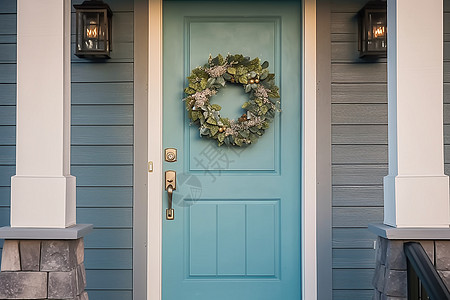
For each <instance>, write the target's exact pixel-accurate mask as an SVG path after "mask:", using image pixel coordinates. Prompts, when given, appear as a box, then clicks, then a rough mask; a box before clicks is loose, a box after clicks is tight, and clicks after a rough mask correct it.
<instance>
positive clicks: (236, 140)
mask: <svg viewBox="0 0 450 300" xmlns="http://www.w3.org/2000/svg"><path fill="white" fill-rule="evenodd" d="M242 141H243V140H242V139H235V140H234V143H235V144H236V145H238V146H239V147H241V146H242Z"/></svg>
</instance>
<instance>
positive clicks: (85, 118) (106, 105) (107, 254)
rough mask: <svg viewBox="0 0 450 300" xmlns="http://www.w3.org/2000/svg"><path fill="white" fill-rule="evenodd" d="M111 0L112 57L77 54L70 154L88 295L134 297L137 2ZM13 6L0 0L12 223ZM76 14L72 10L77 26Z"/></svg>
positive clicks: (2, 149) (5, 181) (3, 214)
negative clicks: (90, 227)
mask: <svg viewBox="0 0 450 300" xmlns="http://www.w3.org/2000/svg"><path fill="white" fill-rule="evenodd" d="M81 2H82V1H73V3H72V4H74V3H81ZM108 4H109V5H110V7H111V9H112V10H113V13H114V16H113V45H112V49H113V51H112V52H111V59H110V60H107V61H105V62H95V61H90V60H84V59H79V58H78V57H76V56H74V55H73V54H72V137H71V138H72V149H71V151H72V153H71V159H72V161H71V162H72V174H73V175H74V176H76V177H77V222H78V223H91V224H94V231H93V232H92V233H91V234H90V235H88V236H87V237H86V239H85V247H86V250H85V266H86V272H87V280H88V286H87V290H88V293H89V298H90V299H93V300H103V299H110V300H131V299H132V286H133V282H132V278H133V276H132V272H133V271H132V261H133V257H132V250H133V249H132V248H133V240H132V236H133V235H132V234H133V219H132V213H133V177H132V173H133V122H134V119H133V102H134V99H133V9H134V7H133V1H128V0H109V1H108ZM16 10H17V9H16V1H15V0H1V2H0V226H7V225H9V224H10V220H9V218H10V184H11V176H13V175H14V174H15V142H16V141H15V134H16V132H15V122H16V115H15V108H16V107H15V105H16ZM74 17H75V14H74V13H72V26H73V25H74V19H75V18H74ZM74 29H75V28H74V27H72V53H73V52H74V47H75V45H74V43H73V42H74ZM1 245H3V241H0V246H1ZM0 251H1V247H0ZM0 254H1V252H0Z"/></svg>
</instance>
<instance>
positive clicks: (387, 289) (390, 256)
mask: <svg viewBox="0 0 450 300" xmlns="http://www.w3.org/2000/svg"><path fill="white" fill-rule="evenodd" d="M407 242H419V243H420V244H421V245H422V247H423V249H424V250H425V252H426V253H427V255H428V257H429V258H430V260H431V262H432V263H433V265H434V266H435V267H436V270H437V271H438V273H439V275H440V276H441V278H442V279H443V281H444V283H445V284H446V286H447V288H448V289H450V241H433V240H388V239H385V238H382V237H378V240H377V246H378V247H377V252H376V265H375V274H374V277H373V281H372V284H373V286H374V288H375V295H374V299H375V300H407V299H408V298H407V297H408V295H407V263H406V255H405V252H404V250H403V244H404V243H407Z"/></svg>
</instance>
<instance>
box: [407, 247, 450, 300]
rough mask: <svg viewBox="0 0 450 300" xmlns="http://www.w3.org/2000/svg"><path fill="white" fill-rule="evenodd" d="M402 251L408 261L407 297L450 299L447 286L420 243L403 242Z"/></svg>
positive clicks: (418, 299) (414, 299)
mask: <svg viewBox="0 0 450 300" xmlns="http://www.w3.org/2000/svg"><path fill="white" fill-rule="evenodd" d="M404 251H405V254H406V257H407V263H408V299H409V300H426V299H431V300H450V293H449V291H448V289H447V287H446V286H445V284H444V282H443V281H442V279H441V277H440V276H439V274H438V273H437V271H436V269H435V268H434V266H433V264H432V263H431V261H430V259H429V258H428V256H427V254H426V253H425V250H423V248H422V245H420V243H416V242H410V243H405V244H404ZM422 291H423V292H422Z"/></svg>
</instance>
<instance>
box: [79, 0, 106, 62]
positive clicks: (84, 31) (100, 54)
mask: <svg viewBox="0 0 450 300" xmlns="http://www.w3.org/2000/svg"><path fill="white" fill-rule="evenodd" d="M73 7H74V8H75V13H76V17H75V18H76V41H75V55H76V56H78V57H81V58H110V51H111V27H112V25H111V21H112V11H111V9H110V8H109V5H108V4H106V3H104V2H103V1H99V0H87V1H84V2H83V3H82V4H75V5H74V6H73Z"/></svg>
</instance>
